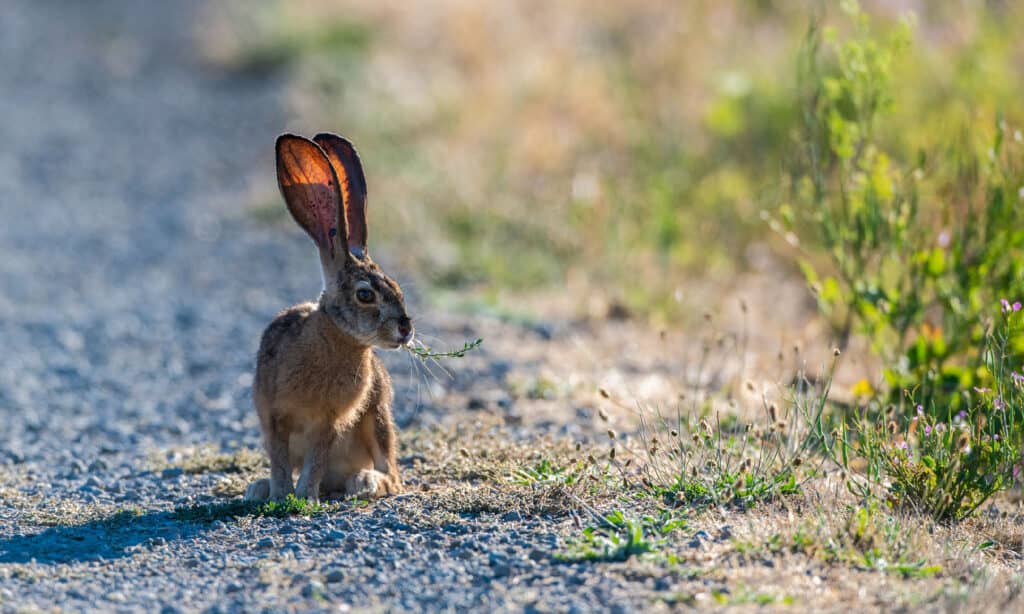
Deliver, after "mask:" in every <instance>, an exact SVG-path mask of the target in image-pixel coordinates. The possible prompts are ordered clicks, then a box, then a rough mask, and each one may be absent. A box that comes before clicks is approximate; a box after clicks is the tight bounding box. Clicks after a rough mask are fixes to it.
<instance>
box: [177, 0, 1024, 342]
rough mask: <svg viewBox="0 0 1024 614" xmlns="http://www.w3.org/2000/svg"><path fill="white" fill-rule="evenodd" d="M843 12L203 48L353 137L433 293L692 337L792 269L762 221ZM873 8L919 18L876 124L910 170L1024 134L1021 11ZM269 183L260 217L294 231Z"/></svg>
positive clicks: (433, 18) (307, 26) (213, 28)
mask: <svg viewBox="0 0 1024 614" xmlns="http://www.w3.org/2000/svg"><path fill="white" fill-rule="evenodd" d="M841 4H842V3H839V2H813V1H809V0H746V1H744V0H736V1H726V2H720V1H714V2H711V1H707V2H705V1H700V0H697V1H693V2H675V1H663V0H639V1H635V2H634V1H630V2H611V3H599V4H596V5H595V3H592V2H583V1H576V0H566V1H563V2H555V3H551V2H532V1H525V2H512V3H502V4H501V5H498V6H495V5H490V4H481V3H478V2H472V1H467V0H439V1H436V2H427V3H415V4H412V5H410V4H409V3H404V2H388V1H384V2H378V1H372V2H360V1H354V2H335V1H331V0H299V1H294V2H260V3H252V2H235V3H232V2H228V3H223V4H221V3H218V4H211V5H209V8H208V9H207V10H206V11H205V13H204V17H203V18H202V19H201V20H200V21H199V23H198V24H197V36H198V40H199V41H200V45H201V47H202V50H203V54H204V58H205V61H206V62H207V63H208V66H210V67H212V68H214V69H216V70H222V71H226V72H229V73H233V74H237V75H245V76H246V77H247V78H250V79H263V78H270V77H276V78H280V79H282V83H283V85H282V86H283V87H284V88H285V91H286V98H285V101H284V104H285V106H286V113H287V115H288V117H289V118H290V119H289V120H288V123H287V126H286V127H288V128H298V127H303V128H306V130H307V131H308V132H312V131H314V130H317V129H331V130H335V131H338V132H341V133H343V134H345V135H347V136H349V137H350V138H352V139H353V140H354V142H355V143H356V144H357V146H358V147H359V148H360V149H361V150H362V151H363V152H364V158H365V162H366V165H367V167H368V169H367V172H368V174H369V183H370V189H371V200H372V203H373V205H372V209H371V214H370V215H371V218H372V225H373V231H372V233H373V240H374V241H375V242H376V249H377V251H378V252H380V253H386V254H387V255H388V258H390V259H392V260H393V261H394V262H395V264H397V265H400V266H401V267H402V268H403V269H404V270H405V271H408V272H409V273H410V274H411V275H413V276H414V278H416V279H418V280H422V282H423V283H424V284H426V286H427V287H428V288H430V289H431V291H433V292H434V294H435V297H440V298H441V299H444V300H447V301H449V302H451V301H455V302H458V303H462V304H463V305H466V304H472V305H475V306H477V307H481V306H483V307H487V306H490V307H492V308H493V307H495V306H500V305H520V306H521V305H529V306H530V308H532V309H538V308H539V309H557V310H559V312H560V313H563V314H567V315H580V314H581V313H583V314H589V315H602V314H604V313H612V314H616V313H619V314H622V313H630V314H633V315H637V316H639V317H641V318H645V319H651V320H653V321H655V322H658V323H666V322H677V323H678V322H679V321H680V320H683V321H685V320H688V319H691V318H693V317H694V314H696V316H697V317H699V315H700V313H701V312H702V311H703V310H704V309H707V308H709V307H712V306H713V297H714V296H715V295H717V294H719V293H720V292H722V291H724V288H727V287H728V286H730V285H731V284H730V280H734V279H736V278H737V277H736V276H737V275H738V274H741V273H744V272H749V271H755V272H757V273H758V274H760V275H767V276H772V277H778V276H784V277H785V276H788V275H790V274H792V273H794V272H796V268H795V265H794V262H795V258H794V253H795V252H794V249H793V246H792V245H790V243H792V242H793V239H794V237H793V236H791V237H789V242H787V240H786V237H785V235H781V236H780V234H779V233H776V232H772V231H771V229H770V227H769V224H767V223H766V220H765V219H764V218H765V215H764V213H765V212H772V213H774V212H775V211H776V210H777V209H778V208H779V207H780V206H781V205H783V204H784V203H785V202H786V201H787V199H788V198H790V194H789V192H790V188H791V187H792V185H791V184H792V181H793V176H794V175H795V174H796V173H795V172H794V165H795V160H794V159H795V158H797V157H799V155H800V154H801V153H802V151H801V147H802V146H801V143H800V140H801V138H803V134H802V131H801V129H802V125H803V124H802V122H803V119H804V118H803V116H802V114H803V113H804V111H805V106H804V101H803V100H802V99H801V96H802V93H801V88H800V84H799V83H798V74H799V61H800V53H801V48H802V46H803V45H804V44H805V41H806V38H807V33H808V30H809V28H810V27H811V26H812V24H817V27H819V28H836V29H838V31H839V34H840V36H842V35H843V34H845V33H849V31H850V30H852V29H853V25H852V22H851V20H850V19H848V18H846V17H845V16H844V15H843V14H842V13H841V11H840V5H841ZM864 9H865V12H866V13H867V14H868V15H869V16H870V18H871V21H872V28H873V29H874V31H875V32H877V33H878V35H879V36H884V35H885V33H886V32H893V31H895V30H897V29H898V28H900V27H902V25H903V24H904V23H905V22H908V21H909V22H911V24H912V26H913V27H912V28H911V29H910V32H911V37H912V40H913V42H912V45H913V46H912V49H911V50H910V51H909V52H907V53H903V54H900V55H899V56H898V57H896V58H894V61H893V65H892V66H891V73H892V79H891V88H892V90H891V98H892V99H893V100H894V101H896V104H895V105H894V106H893V108H892V109H891V112H890V113H889V114H888V115H887V116H886V117H885V118H884V125H881V126H879V127H878V129H877V132H878V134H879V135H881V136H880V138H881V139H882V141H883V142H884V146H885V147H886V149H887V151H889V152H890V155H892V156H902V157H903V158H904V160H896V161H895V162H896V163H897V164H898V163H900V162H903V161H910V160H913V159H914V157H915V156H917V155H918V152H919V151H920V150H933V149H935V148H936V147H940V146H941V147H946V146H948V145H952V144H955V145H956V146H960V145H961V144H963V143H964V137H965V135H967V137H968V140H969V137H970V135H971V134H972V133H973V134H977V135H978V137H979V143H977V145H978V146H979V147H981V146H986V147H987V144H988V139H987V137H983V136H982V135H988V134H990V133H991V132H992V127H993V126H994V125H995V122H996V116H997V114H998V113H1003V114H1009V115H1010V116H1009V117H1007V118H1006V119H1008V120H1009V121H1010V122H1011V123H1013V122H1014V121H1016V120H1019V119H1021V118H1020V117H1019V115H1020V109H1021V108H1024V105H1021V104H1019V100H1018V99H1019V96H1020V89H1019V87H1018V84H1019V83H1020V81H1021V77H1022V76H1024V75H1022V74H1021V72H1022V70H1024V55H1022V54H1024V44H1022V43H1021V41H1020V38H1019V36H1017V33H1018V32H1019V31H1020V27H1021V25H1022V20H1024V7H1022V6H1021V5H1020V4H1019V3H1015V2H1009V1H998V0H992V1H982V0H976V1H962V0H951V1H941V0H940V1H913V0H900V1H884V2H883V1H878V2H865V3H864ZM1014 114H1016V116H1014ZM982 141H983V142H982ZM270 179H271V178H270V177H269V175H265V176H264V177H261V178H259V179H257V180H256V182H257V183H256V184H254V188H253V192H252V199H251V200H252V212H253V214H254V215H256V216H259V217H260V218H261V219H264V220H267V221H278V220H283V219H284V215H285V214H284V208H283V207H281V206H280V203H279V202H278V198H277V196H276V194H275V191H274V189H273V185H272V184H271V183H270ZM925 206H927V203H925ZM805 242H806V238H805ZM814 249H815V245H813V243H812V244H808V245H803V246H801V250H803V252H802V253H801V254H800V255H801V257H804V256H806V255H807V251H808V250H809V252H810V253H811V254H812V256H813V252H814ZM797 276H799V274H797ZM709 282H710V283H711V286H710V287H708V286H707V284H708V283H709ZM538 294H542V295H544V299H543V300H541V301H539V303H540V304H539V305H538V301H536V300H534V301H531V300H529V299H528V298H526V296H527V295H529V296H534V297H536V296H537V295H538ZM513 296H515V297H516V300H514V301H513V300H510V299H511V298H512V297H513ZM755 300H756V298H755ZM508 308H510V309H512V308H514V307H508Z"/></svg>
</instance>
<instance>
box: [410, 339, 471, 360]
mask: <svg viewBox="0 0 1024 614" xmlns="http://www.w3.org/2000/svg"><path fill="white" fill-rule="evenodd" d="M483 342H484V340H483V339H480V338H477V339H474V340H473V341H467V342H465V343H464V344H462V348H461V349H458V350H450V351H447V352H435V351H434V350H433V348H431V347H430V346H426V345H418V346H413V345H407V346H405V349H406V351H407V352H409V353H410V354H412V355H413V356H416V357H417V358H419V359H420V360H430V359H435V360H436V359H438V358H464V357H465V356H466V354H467V353H468V352H471V351H473V350H475V349H477V348H478V347H480V346H481V345H483Z"/></svg>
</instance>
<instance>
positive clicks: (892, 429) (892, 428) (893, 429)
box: [885, 420, 897, 435]
mask: <svg viewBox="0 0 1024 614" xmlns="http://www.w3.org/2000/svg"><path fill="white" fill-rule="evenodd" d="M885 427H886V430H888V431H889V434H890V435H895V434H896V430H897V427H896V421H895V420H890V421H889V423H888V424H886V425H885Z"/></svg>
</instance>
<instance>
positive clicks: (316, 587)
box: [302, 580, 325, 599]
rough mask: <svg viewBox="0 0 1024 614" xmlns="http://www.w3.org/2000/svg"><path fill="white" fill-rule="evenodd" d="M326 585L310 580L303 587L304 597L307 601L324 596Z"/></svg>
mask: <svg viewBox="0 0 1024 614" xmlns="http://www.w3.org/2000/svg"><path fill="white" fill-rule="evenodd" d="M324 591H325V588H324V585H323V584H322V583H321V582H318V581H316V580H310V581H309V582H307V583H306V585H305V586H303V587H302V596H303V597H305V598H306V599H314V598H317V597H323V596H324Z"/></svg>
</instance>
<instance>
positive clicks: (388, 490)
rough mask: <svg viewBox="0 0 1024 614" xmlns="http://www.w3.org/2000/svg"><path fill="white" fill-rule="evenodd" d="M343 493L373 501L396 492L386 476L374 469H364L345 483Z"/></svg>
mask: <svg viewBox="0 0 1024 614" xmlns="http://www.w3.org/2000/svg"><path fill="white" fill-rule="evenodd" d="M345 492H346V493H347V494H348V495H355V496H357V497H359V498H360V499H375V498H377V497H383V496H384V495H389V494H393V493H395V492H397V489H396V487H395V484H393V483H392V480H391V478H390V477H388V476H387V475H385V474H383V473H381V472H380V471H377V470H375V469H364V470H362V471H360V472H359V473H357V474H355V475H353V476H352V477H350V478H349V479H348V480H347V481H346V482H345Z"/></svg>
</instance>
